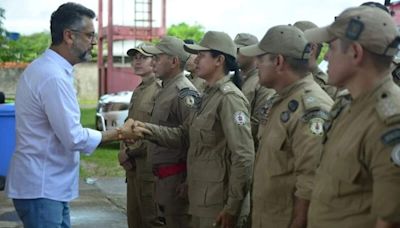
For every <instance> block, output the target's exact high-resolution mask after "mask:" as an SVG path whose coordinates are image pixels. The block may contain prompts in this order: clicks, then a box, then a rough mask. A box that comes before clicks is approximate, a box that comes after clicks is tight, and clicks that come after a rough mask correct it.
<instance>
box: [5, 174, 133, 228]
mask: <svg viewBox="0 0 400 228" xmlns="http://www.w3.org/2000/svg"><path fill="white" fill-rule="evenodd" d="M71 222H72V226H73V227H74V228H102V227H107V228H127V227H128V226H127V224H126V185H125V178H122V177H118V178H103V179H98V180H96V181H95V182H94V183H93V184H87V183H86V182H85V181H84V180H82V181H81V183H80V197H79V198H78V199H76V200H74V201H72V202H71ZM0 227H1V228H6V227H7V228H14V227H22V224H21V222H20V221H19V219H18V216H17V214H16V212H15V211H14V207H13V205H12V202H11V201H10V200H9V199H7V198H6V197H5V195H4V191H0Z"/></svg>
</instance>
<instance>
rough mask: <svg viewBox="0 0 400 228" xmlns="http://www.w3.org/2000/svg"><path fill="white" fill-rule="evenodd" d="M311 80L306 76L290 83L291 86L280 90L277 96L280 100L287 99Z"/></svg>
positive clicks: (309, 76) (309, 75)
mask: <svg viewBox="0 0 400 228" xmlns="http://www.w3.org/2000/svg"><path fill="white" fill-rule="evenodd" d="M312 80H313V78H312V75H311V74H308V75H307V76H305V77H304V78H302V79H300V80H298V81H296V82H294V83H292V84H291V85H289V86H287V87H286V88H284V89H283V90H281V91H280V92H279V93H278V94H279V96H280V97H281V98H284V97H287V96H289V95H291V94H293V93H294V92H296V91H297V90H299V89H301V88H303V85H305V84H308V83H310V82H311V81H312Z"/></svg>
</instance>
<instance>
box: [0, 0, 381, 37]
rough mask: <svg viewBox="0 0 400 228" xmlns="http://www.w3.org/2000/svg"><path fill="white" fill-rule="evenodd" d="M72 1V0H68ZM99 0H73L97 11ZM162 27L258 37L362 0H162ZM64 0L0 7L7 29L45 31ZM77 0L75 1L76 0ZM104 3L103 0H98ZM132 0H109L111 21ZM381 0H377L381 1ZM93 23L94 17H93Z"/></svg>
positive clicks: (127, 14) (128, 12)
mask: <svg viewBox="0 0 400 228" xmlns="http://www.w3.org/2000/svg"><path fill="white" fill-rule="evenodd" d="M72 1H73V0H72ZM98 1H99V0H79V3H81V4H82V5H84V6H86V7H88V8H91V9H92V10H94V11H95V12H96V14H97V13H98ZM166 1H167V27H168V26H170V25H172V24H178V23H181V22H186V23H188V24H190V25H193V24H200V25H202V26H203V27H204V28H205V31H209V30H216V31H224V32H227V33H228V34H229V35H230V36H231V37H232V38H234V37H235V35H236V34H237V33H239V32H247V33H252V34H254V35H256V36H257V37H258V38H259V39H261V38H262V36H263V35H264V34H265V33H266V31H267V30H268V29H269V28H270V27H272V26H275V25H281V24H293V23H294V22H296V21H298V20H309V21H312V22H314V23H315V24H317V25H318V26H325V25H328V24H330V23H331V22H333V18H334V17H335V16H337V15H338V14H339V13H340V12H342V11H343V10H344V9H346V8H348V7H352V6H358V5H360V4H361V3H363V2H365V0H286V1H285V0H275V1H273V0H166ZM65 2H67V1H66V0H0V7H1V8H4V9H5V11H6V12H5V17H6V19H5V20H4V27H5V29H6V30H7V31H10V32H18V33H21V34H24V35H29V34H32V33H35V32H42V31H49V27H50V22H49V21H50V15H51V13H52V12H53V11H55V10H56V9H57V8H58V6H59V5H61V4H62V3H65ZM77 2H78V1H77ZM103 2H104V3H103V4H104V5H105V6H104V7H105V8H107V2H108V1H107V0H103ZM133 2H134V1H133V0H114V7H113V8H114V24H121V25H133V8H134V5H133ZM160 2H161V0H153V4H154V8H153V14H154V15H155V16H154V17H155V20H156V21H155V25H157V24H160V17H159V16H157V15H161V7H160V5H161V3H160ZM381 2H382V3H383V2H384V1H383V0H382V1H381ZM95 26H96V27H97V22H95Z"/></svg>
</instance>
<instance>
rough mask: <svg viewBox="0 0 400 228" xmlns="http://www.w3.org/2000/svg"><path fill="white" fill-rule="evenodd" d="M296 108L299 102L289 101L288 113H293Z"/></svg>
mask: <svg viewBox="0 0 400 228" xmlns="http://www.w3.org/2000/svg"><path fill="white" fill-rule="evenodd" d="M298 107H299V102H297V101H296V100H291V101H289V103H288V109H289V111H291V112H295V111H296V110H297V108H298Z"/></svg>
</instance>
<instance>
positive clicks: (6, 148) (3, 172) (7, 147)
mask: <svg viewBox="0 0 400 228" xmlns="http://www.w3.org/2000/svg"><path fill="white" fill-rule="evenodd" d="M14 149H15V106H14V104H0V176H7V171H8V165H9V163H10V160H11V156H12V154H13V152H14Z"/></svg>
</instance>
